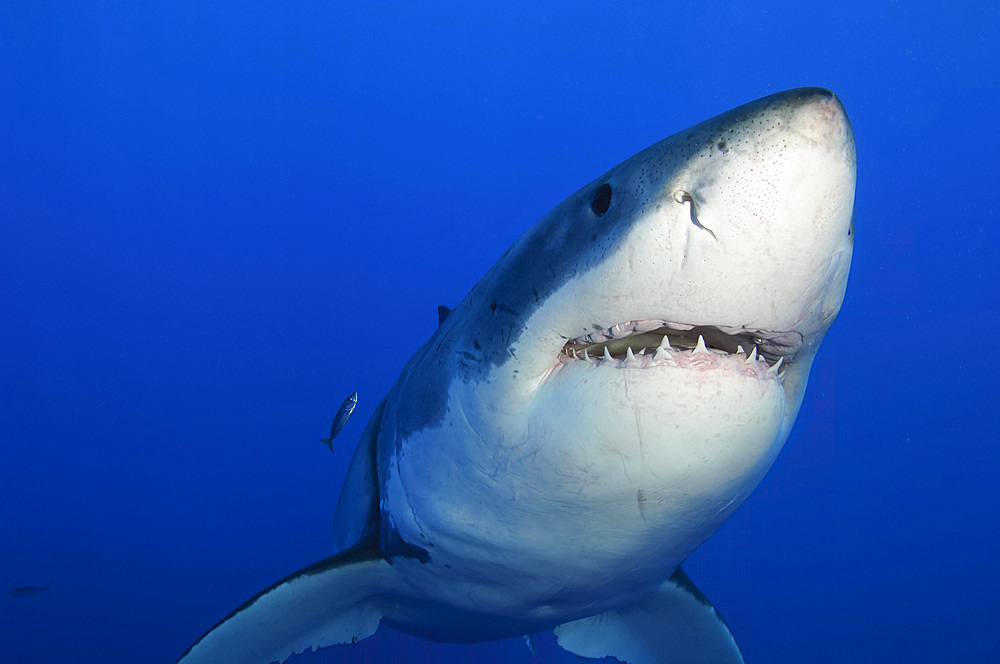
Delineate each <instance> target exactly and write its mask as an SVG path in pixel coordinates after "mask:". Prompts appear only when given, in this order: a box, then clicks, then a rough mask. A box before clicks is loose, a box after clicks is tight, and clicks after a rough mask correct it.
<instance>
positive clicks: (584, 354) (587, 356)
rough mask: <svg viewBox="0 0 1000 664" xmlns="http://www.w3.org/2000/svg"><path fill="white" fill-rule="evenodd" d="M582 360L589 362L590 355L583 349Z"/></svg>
mask: <svg viewBox="0 0 1000 664" xmlns="http://www.w3.org/2000/svg"><path fill="white" fill-rule="evenodd" d="M583 359H584V360H586V361H588V362H589V361H590V354H589V353H588V352H587V349H586V348H584V349H583Z"/></svg>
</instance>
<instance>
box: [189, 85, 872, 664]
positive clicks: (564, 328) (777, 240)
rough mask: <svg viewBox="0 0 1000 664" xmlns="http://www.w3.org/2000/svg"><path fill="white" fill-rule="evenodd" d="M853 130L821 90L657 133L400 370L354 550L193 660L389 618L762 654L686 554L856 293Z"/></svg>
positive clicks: (292, 648)
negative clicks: (697, 579) (747, 646)
mask: <svg viewBox="0 0 1000 664" xmlns="http://www.w3.org/2000/svg"><path fill="white" fill-rule="evenodd" d="M855 165H856V157H855V148H854V140H853V134H852V132H851V128H850V124H849V122H848V120H847V116H846V114H845V113H844V110H843V107H842V105H841V103H840V101H839V100H838V99H837V98H836V97H835V96H834V95H833V94H832V93H830V92H828V91H826V90H821V89H817V88H803V89H798V90H790V91H787V92H783V93H779V94H776V95H772V96H770V97H765V98H763V99H760V100H758V101H756V102H752V103H750V104H747V105H745V106H741V107H739V108H737V109H734V110H732V111H729V112H728V113H724V114H722V115H720V116H718V117H716V118H713V119H711V120H708V121H706V122H703V123H701V124H699V125H696V126H694V127H692V128H690V129H687V130H685V131H682V132H680V133H678V134H675V135H673V136H671V137H669V138H667V139H665V140H663V141H661V142H660V143H657V144H655V145H653V146H651V147H650V148H647V149H646V150H644V151H643V152H640V153H639V154H637V155H635V156H634V157H632V158H630V159H629V160H627V161H625V162H623V163H622V164H620V165H618V166H617V167H615V168H614V169H612V170H611V171H608V172H607V173H605V174H604V175H602V176H601V177H599V178H597V179H596V180H594V181H593V182H592V183H590V184H588V185H587V186H585V187H584V188H582V189H581V190H579V191H578V192H576V193H575V194H573V195H572V196H570V197H569V198H568V199H566V200H565V201H564V202H563V203H562V204H560V205H559V206H558V207H556V208H555V209H554V210H553V211H552V212H550V213H549V214H548V215H547V216H546V217H544V218H543V219H542V220H541V221H539V222H538V223H537V224H536V225H535V226H534V227H532V228H531V229H530V230H529V231H528V232H527V233H526V234H525V235H524V236H522V237H521V238H520V239H519V240H518V241H517V242H515V243H514V245H513V246H512V247H511V248H510V249H509V250H508V251H507V252H506V253H505V254H504V255H503V257H501V259H500V260H499V261H498V262H497V263H496V264H495V265H494V266H493V267H492V268H491V269H490V270H489V272H487V274H486V275H485V276H484V277H483V279H482V280H481V281H480V282H479V283H478V284H476V286H475V287H474V288H473V289H472V291H471V292H470V293H469V294H468V295H467V296H466V298H465V299H464V300H463V301H462V302H461V303H460V304H459V305H458V306H457V307H455V309H454V310H453V311H451V312H450V313H448V314H447V315H446V316H444V315H442V320H441V325H440V327H439V329H438V330H437V331H436V333H435V334H434V335H433V336H432V337H431V338H430V339H429V340H428V341H427V342H426V343H425V344H424V346H423V347H422V348H421V349H420V350H419V351H417V353H416V354H415V355H414V356H413V358H411V359H410V361H409V362H408V363H407V364H406V366H405V367H404V368H403V370H402V373H401V375H400V378H399V380H398V381H397V382H396V384H395V385H394V386H393V388H392V389H391V390H390V392H389V393H388V395H386V397H385V398H384V399H383V401H382V403H381V404H380V406H379V407H378V409H377V410H376V412H375V414H374V416H373V417H372V419H371V421H370V422H369V424H368V427H367V429H366V430H365V433H364V434H363V436H362V439H361V442H360V443H359V445H358V448H357V451H356V453H355V455H354V459H353V460H352V464H351V468H350V470H349V472H348V477H347V481H346V483H345V486H344V489H343V491H342V494H341V498H340V502H339V504H338V507H337V514H336V524H335V525H336V530H337V538H338V544H339V546H340V551H339V552H338V553H336V554H335V555H333V556H331V557H329V558H326V559H324V560H321V561H319V562H318V563H316V564H314V565H312V566H310V567H308V568H306V569H304V570H300V571H299V572H296V573H295V574H293V575H291V576H289V577H287V578H286V579H283V580H281V581H279V582H277V583H276V584H274V585H273V586H271V587H270V588H267V589H265V590H264V591H262V592H261V593H259V594H258V595H256V596H255V597H253V598H251V599H250V600H248V601H247V602H246V603H244V604H243V605H242V606H240V607H239V608H237V609H236V610H235V611H233V613H232V614H230V616H228V617H227V618H225V619H224V620H223V621H221V622H220V623H219V624H218V625H216V626H215V627H214V628H213V629H212V630H210V631H209V632H208V633H206V634H205V635H204V636H203V637H201V639H199V640H198V641H197V642H196V643H195V644H194V645H192V646H191V648H189V649H188V651H187V652H186V653H185V654H184V655H183V656H182V657H181V659H180V660H179V661H181V662H184V663H185V664H194V663H196V662H213V663H216V664H218V663H222V664H225V663H228V662H233V663H235V662H241V663H254V662H259V663H261V664H265V663H268V662H272V661H283V660H284V659H286V658H287V657H288V656H290V655H291V654H293V653H296V652H301V651H303V650H306V649H309V648H313V649H315V648H319V647H324V646H329V645H334V644H343V643H352V642H354V641H357V640H359V639H363V638H365V637H367V636H369V635H371V634H372V633H373V632H374V631H375V629H376V628H377V627H378V625H379V623H380V622H385V623H387V624H389V625H391V626H394V627H396V628H399V629H402V630H405V631H408V632H411V633H414V634H417V635H421V636H425V637H428V638H433V639H437V640H445V641H477V640H489V639H495V638H503V637H509V636H516V635H520V634H531V633H536V632H540V631H544V630H549V629H555V630H556V634H557V635H558V638H559V643H560V645H562V646H563V647H564V648H566V649H568V650H570V651H572V652H575V653H577V654H580V655H583V656H587V657H603V656H608V655H611V656H614V657H617V658H618V659H620V660H622V661H626V662H630V663H632V664H646V663H651V662H709V663H712V662H741V661H742V657H741V655H740V652H739V648H738V647H737V645H736V642H735V640H734V638H733V636H732V634H731V633H730V631H729V629H728V628H727V627H726V625H725V623H724V622H723V621H722V619H721V618H720V617H719V615H718V613H717V612H716V611H715V610H714V609H713V608H712V606H711V604H710V603H709V602H708V600H707V599H706V598H705V597H704V596H703V595H702V594H701V593H700V592H698V590H697V589H696V588H695V587H694V586H693V584H692V583H691V582H690V581H689V580H688V579H687V577H686V576H685V575H684V573H683V572H682V571H681V570H680V564H681V563H682V562H683V560H684V559H685V558H686V557H687V556H688V555H690V554H691V552H692V551H694V549H695V548H696V547H697V546H698V545H699V544H700V543H701V542H703V541H704V540H705V539H706V538H707V537H708V536H709V535H710V534H711V533H712V532H713V531H714V530H715V529H716V528H718V526H719V525H720V524H721V523H722V522H723V521H724V520H725V519H726V518H727V517H728V516H729V515H730V514H732V512H733V511H734V510H735V509H736V508H737V507H738V506H739V505H740V504H741V503H742V502H743V501H744V500H745V499H746V497H747V496H748V495H749V494H750V492H751V491H752V490H753V488H754V487H755V486H756V485H757V483H758V482H759V481H760V480H761V478H762V477H763V476H764V474H765V473H766V472H767V470H768V468H769V467H770V466H771V464H772V463H773V461H774V459H775V457H776V456H777V454H778V452H779V451H780V449H781V447H782V445H783V444H784V441H785V439H786V438H787V436H788V433H789V431H790V429H791V427H792V424H793V423H794V420H795V416H796V414H797V412H798V409H799V406H800V404H801V401H802V398H803V393H804V391H805V386H806V381H807V378H808V375H809V369H810V366H811V363H812V361H813V358H814V356H815V353H816V351H817V349H818V347H819V344H820V341H821V340H822V338H823V335H824V334H825V333H826V331H827V329H828V328H829V326H830V324H831V323H832V321H833V319H834V318H835V316H836V315H837V312H838V311H839V309H840V306H841V304H842V302H843V297H844V289H845V287H846V283H847V275H848V271H849V269H850V263H851V252H852V247H853V203H854V183H855Z"/></svg>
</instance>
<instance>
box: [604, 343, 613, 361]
mask: <svg viewBox="0 0 1000 664" xmlns="http://www.w3.org/2000/svg"><path fill="white" fill-rule="evenodd" d="M614 359H615V358H613V357H611V351H610V350H608V347H607V346H605V347H604V361H605V362H611V361H613V360H614Z"/></svg>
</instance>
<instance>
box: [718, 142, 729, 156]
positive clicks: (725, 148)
mask: <svg viewBox="0 0 1000 664" xmlns="http://www.w3.org/2000/svg"><path fill="white" fill-rule="evenodd" d="M716 147H718V148H719V152H721V153H723V154H725V153H727V152H729V146H728V145H726V140H725V139H723V140H721V141H719V144H718V145H717V146H716Z"/></svg>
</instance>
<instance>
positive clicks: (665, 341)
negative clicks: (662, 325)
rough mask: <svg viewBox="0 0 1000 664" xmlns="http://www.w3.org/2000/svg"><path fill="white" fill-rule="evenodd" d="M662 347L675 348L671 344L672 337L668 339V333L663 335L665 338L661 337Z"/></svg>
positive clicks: (665, 348) (666, 348)
mask: <svg viewBox="0 0 1000 664" xmlns="http://www.w3.org/2000/svg"><path fill="white" fill-rule="evenodd" d="M660 348H662V349H663V350H673V348H672V347H671V346H670V339H667V335H665V334H664V335H663V338H662V339H660Z"/></svg>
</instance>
